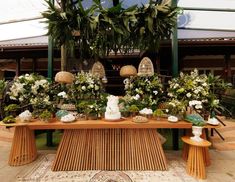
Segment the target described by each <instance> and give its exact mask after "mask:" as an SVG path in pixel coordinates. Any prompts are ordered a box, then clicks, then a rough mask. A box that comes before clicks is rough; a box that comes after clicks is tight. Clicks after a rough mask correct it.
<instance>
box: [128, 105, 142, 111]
mask: <svg viewBox="0 0 235 182" xmlns="http://www.w3.org/2000/svg"><path fill="white" fill-rule="evenodd" d="M139 110H140V109H139V108H138V107H137V106H136V105H131V106H130V107H129V112H139Z"/></svg>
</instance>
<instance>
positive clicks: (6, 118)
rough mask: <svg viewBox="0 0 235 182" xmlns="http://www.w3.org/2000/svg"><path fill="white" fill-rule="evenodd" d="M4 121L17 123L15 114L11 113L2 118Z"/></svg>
mask: <svg viewBox="0 0 235 182" xmlns="http://www.w3.org/2000/svg"><path fill="white" fill-rule="evenodd" d="M2 122H3V123H5V124H11V123H15V122H16V119H15V117H14V116H12V115H9V116H6V117H5V118H4V119H3V120H2Z"/></svg>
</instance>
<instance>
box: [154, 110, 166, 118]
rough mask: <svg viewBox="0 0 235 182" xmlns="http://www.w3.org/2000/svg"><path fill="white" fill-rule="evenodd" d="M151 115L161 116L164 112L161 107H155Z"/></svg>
mask: <svg viewBox="0 0 235 182" xmlns="http://www.w3.org/2000/svg"><path fill="white" fill-rule="evenodd" d="M153 116H154V117H162V116H164V112H163V111H162V110H161V109H156V110H155V111H154V112H153Z"/></svg>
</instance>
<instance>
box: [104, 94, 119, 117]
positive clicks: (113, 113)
mask: <svg viewBox="0 0 235 182" xmlns="http://www.w3.org/2000/svg"><path fill="white" fill-rule="evenodd" d="M118 101H119V99H118V97H117V96H113V95H110V96H108V102H107V107H106V111H105V119H107V120H117V119H120V118H121V113H120V111H119V107H118Z"/></svg>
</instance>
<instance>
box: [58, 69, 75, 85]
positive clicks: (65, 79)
mask: <svg viewBox="0 0 235 182" xmlns="http://www.w3.org/2000/svg"><path fill="white" fill-rule="evenodd" d="M55 81H56V82H58V83H69V84H70V83H73V81H74V75H73V74H72V73H70V72H67V71H60V72H58V73H56V75H55Z"/></svg>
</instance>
